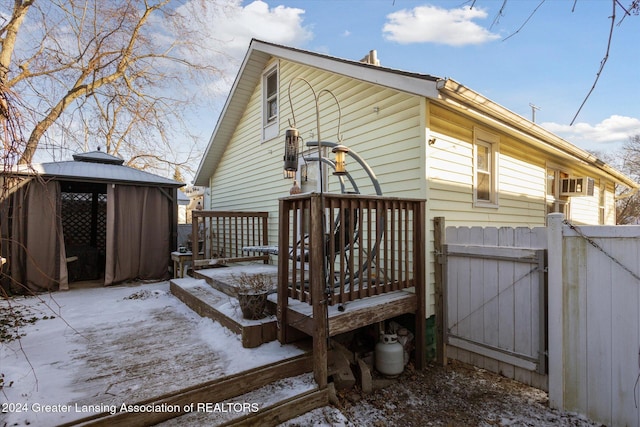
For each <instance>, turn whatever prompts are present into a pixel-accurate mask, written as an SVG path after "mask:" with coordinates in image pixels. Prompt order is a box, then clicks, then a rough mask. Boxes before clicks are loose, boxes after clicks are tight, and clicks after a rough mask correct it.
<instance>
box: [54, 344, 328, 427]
mask: <svg viewBox="0 0 640 427" xmlns="http://www.w3.org/2000/svg"><path fill="white" fill-rule="evenodd" d="M312 363H313V357H312V355H311V354H309V353H307V354H303V355H301V356H296V357H293V358H290V359H287V360H284V361H280V362H275V363H272V364H270V365H267V366H260V367H258V368H253V369H250V370H247V371H243V372H240V373H238V374H233V375H229V376H226V377H223V378H220V379H217V380H213V381H208V382H205V383H202V384H198V385H196V386H192V387H188V388H185V389H182V390H178V391H176V392H172V393H167V394H165V395H162V396H157V397H154V398H151V399H147V400H144V401H141V402H127V404H128V405H131V406H132V407H135V408H160V410H157V411H156V410H145V411H138V412H136V411H131V412H117V413H115V414H110V413H108V412H103V413H100V414H96V415H93V416H90V417H86V418H83V419H80V420H75V421H72V422H70V423H67V424H64V425H63V426H60V427H68V426H72V425H73V426H94V427H95V426H105V427H106V426H109V427H112V426H132V425H157V424H159V423H164V424H163V425H165V426H171V425H203V426H205V425H206V426H209V425H261V426H262V425H277V424H279V423H281V422H283V421H286V420H288V419H291V418H295V417H297V416H299V415H301V414H304V413H306V412H308V411H310V410H313V409H316V408H319V407H322V406H326V405H327V404H328V391H327V389H323V390H320V389H318V386H317V385H316V384H315V382H314V380H313V377H312V375H311V374H310V372H311V370H312V368H313V366H312ZM287 389H288V390H289V391H288V392H287ZM245 399H247V400H245ZM244 402H248V403H249V404H250V405H249V406H248V408H249V409H250V410H249V411H244V412H243V411H236V410H235V409H238V408H237V404H243V403H244ZM252 403H256V404H257V407H256V405H253V406H251V404H252ZM216 404H217V405H218V406H216ZM162 408H169V409H167V410H162ZM225 409H226V412H225ZM253 409H257V411H253ZM233 415H237V416H233ZM201 417H203V418H201ZM197 420H201V424H198V422H199V421H197ZM213 421H215V423H214V422H213Z"/></svg>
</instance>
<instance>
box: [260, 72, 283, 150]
mask: <svg viewBox="0 0 640 427" xmlns="http://www.w3.org/2000/svg"><path fill="white" fill-rule="evenodd" d="M279 86H280V84H279V80H278V67H277V66H275V67H272V68H270V69H269V70H267V71H266V72H265V73H264V74H263V75H262V100H263V102H262V117H263V119H262V127H263V132H262V140H263V141H266V140H267V139H271V138H275V137H276V136H278V98H279V97H278V94H279Z"/></svg>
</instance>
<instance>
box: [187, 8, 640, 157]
mask: <svg viewBox="0 0 640 427" xmlns="http://www.w3.org/2000/svg"><path fill="white" fill-rule="evenodd" d="M193 1H195V0H193ZM620 3H621V4H623V5H627V4H628V3H631V2H630V0H621V1H620ZM221 11H222V12H223V13H221ZM210 13H211V16H209V17H207V21H208V22H209V23H210V25H208V26H207V31H208V37H210V38H211V40H212V43H211V44H212V48H213V49H212V53H211V60H212V61H217V63H220V64H224V65H221V71H222V78H221V79H220V80H219V81H216V82H212V83H211V87H212V88H214V92H213V93H214V95H213V96H212V98H213V99H212V100H211V101H212V102H211V103H210V105H209V106H208V107H204V108H203V109H202V110H201V111H200V112H199V113H198V116H197V119H196V123H194V125H195V126H197V127H198V128H199V129H200V133H201V134H202V135H203V138H204V139H205V145H206V141H208V139H209V137H210V136H211V133H212V132H213V130H214V128H215V123H216V121H217V118H218V115H219V113H220V110H221V106H222V105H223V104H224V100H225V99H226V96H227V95H228V91H229V88H230V87H231V84H232V83H233V79H234V78H235V76H236V74H237V71H238V67H239V65H240V64H241V62H242V58H243V57H244V55H245V53H246V51H247V48H248V46H249V43H250V40H251V38H257V39H260V40H264V41H268V42H273V43H278V44H283V45H286V46H291V47H296V48H301V49H305V50H309V51H313V52H319V53H324V54H328V55H331V56H335V57H340V58H345V59H352V60H359V59H360V58H362V57H364V56H365V55H366V54H367V53H368V52H369V51H370V50H376V51H377V55H378V59H379V60H380V62H381V65H382V66H384V67H390V68H395V69H401V70H406V71H411V72H417V73H424V74H430V75H433V76H436V77H442V78H452V79H454V80H456V81H457V82H459V83H461V84H463V85H464V86H466V87H468V88H470V89H472V90H474V91H476V92H479V93H480V94H482V95H484V96H485V97H487V98H489V99H491V100H492V101H494V102H496V103H498V104H500V105H502V106H504V107H506V108H507V109H509V110H511V111H513V112H515V113H517V114H520V115H521V116H523V117H525V118H527V119H532V118H533V116H532V114H533V113H534V111H535V121H536V123H538V124H540V125H541V126H543V127H545V128H546V129H548V130H550V131H552V132H554V133H556V134H557V135H559V136H561V137H563V138H565V139H567V140H568V141H570V142H572V143H573V144H575V145H577V146H579V147H581V148H583V149H586V150H596V151H601V152H605V153H611V152H613V151H615V150H618V149H620V148H621V147H622V145H623V144H624V143H625V142H626V141H628V139H629V137H630V136H633V135H638V134H640V86H639V79H638V77H640V55H638V46H637V44H638V42H639V41H640V16H636V15H631V16H626V17H624V19H622V18H623V16H624V10H623V9H622V8H621V7H620V6H619V5H618V6H616V10H615V25H614V26H613V33H612V38H611V44H610V48H609V53H608V57H607V61H606V63H605V65H604V68H603V70H602V72H601V74H600V77H599V80H598V81H597V84H596V85H595V88H594V89H593V92H592V93H591V95H590V96H589V98H588V100H587V101H586V103H585V105H584V107H582V109H581V110H580V112H579V114H578V115H577V117H576V118H575V123H574V124H573V125H570V124H571V122H572V121H573V120H574V117H575V116H576V114H577V113H578V110H579V109H580V106H581V104H582V103H583V101H584V100H585V98H586V97H587V94H588V92H589V91H590V89H591V88H592V87H593V86H594V83H595V80H596V76H597V74H598V71H599V69H600V66H601V62H602V61H603V58H604V57H605V54H606V52H607V45H608V41H609V34H610V31H611V22H612V19H611V16H612V14H613V3H612V1H609V0H546V1H544V0H542V1H541V0H475V1H465V0H423V1H411V0H312V1H309V0H307V1H302V0H280V1H270V0H267V1H262V0H256V1H241V0H220V1H219V2H218V6H216V8H212V9H211V11H210ZM224 58H226V59H229V58H231V60H230V61H229V60H227V61H224V60H223V59H224ZM532 105H533V106H534V107H532ZM534 108H535V110H534Z"/></svg>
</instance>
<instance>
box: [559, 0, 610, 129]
mask: <svg viewBox="0 0 640 427" xmlns="http://www.w3.org/2000/svg"><path fill="white" fill-rule="evenodd" d="M611 4H612V6H613V10H612V12H611V16H610V18H611V28H610V29H609V38H608V40H607V51H606V52H605V53H604V58H602V61H600V69H599V70H598V72H597V73H596V79H595V81H594V82H593V86H591V89H590V90H589V92H588V93H587V96H585V98H584V100H583V101H582V104H580V107H579V108H578V111H576V114H575V115H574V116H573V119H571V123H569V125H570V126H572V125H573V124H574V123H575V121H576V119H577V118H578V115H579V114H580V111H582V107H584V105H585V104H586V103H587V100H588V99H589V97H590V96H591V94H592V93H593V91H594V90H595V88H596V86H597V84H598V80H600V75H601V74H602V70H604V66H605V64H606V63H607V60H608V59H609V50H610V49H611V40H613V26H614V24H615V20H616V0H612V1H611Z"/></svg>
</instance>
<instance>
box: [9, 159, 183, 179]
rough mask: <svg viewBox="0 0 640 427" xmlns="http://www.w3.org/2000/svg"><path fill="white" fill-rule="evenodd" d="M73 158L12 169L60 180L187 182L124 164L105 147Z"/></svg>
mask: <svg viewBox="0 0 640 427" xmlns="http://www.w3.org/2000/svg"><path fill="white" fill-rule="evenodd" d="M73 158H74V160H72V161H64V162H49V163H35V164H32V165H18V166H16V167H14V168H13V169H12V173H14V174H18V175H36V174H37V175H41V176H43V177H45V178H54V179H58V180H68V181H83V182H105V183H121V184H137V185H153V186H164V187H182V186H183V185H184V184H183V183H181V182H178V181H174V180H172V179H168V178H164V177H162V176H159V175H155V174H152V173H149V172H145V171H142V170H139V169H134V168H132V167H129V166H125V165H124V164H123V163H124V160H122V159H121V158H119V157H116V156H112V155H111V154H107V153H104V152H102V151H92V152H89V153H81V154H74V155H73Z"/></svg>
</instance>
